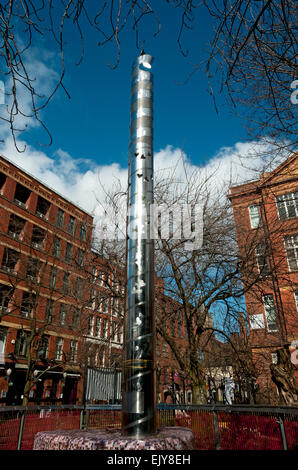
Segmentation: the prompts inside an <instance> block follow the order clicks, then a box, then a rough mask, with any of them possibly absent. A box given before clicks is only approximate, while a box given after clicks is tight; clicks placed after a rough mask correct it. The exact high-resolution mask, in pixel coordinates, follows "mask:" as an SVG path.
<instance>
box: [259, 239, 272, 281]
mask: <svg viewBox="0 0 298 470" xmlns="http://www.w3.org/2000/svg"><path fill="white" fill-rule="evenodd" d="M256 258H257V264H258V269H259V273H260V275H261V276H266V275H267V274H268V272H269V266H268V257H267V253H266V245H265V244H264V243H260V244H259V245H257V246H256Z"/></svg>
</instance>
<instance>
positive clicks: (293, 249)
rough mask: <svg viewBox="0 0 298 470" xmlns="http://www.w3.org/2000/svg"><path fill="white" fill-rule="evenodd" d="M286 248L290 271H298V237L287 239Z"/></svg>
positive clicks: (293, 236)
mask: <svg viewBox="0 0 298 470" xmlns="http://www.w3.org/2000/svg"><path fill="white" fill-rule="evenodd" d="M285 248H286V252H287V259H288V265H289V269H290V271H297V270H298V235H292V236H290V237H286V238H285Z"/></svg>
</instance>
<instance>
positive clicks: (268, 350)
mask: <svg viewBox="0 0 298 470" xmlns="http://www.w3.org/2000/svg"><path fill="white" fill-rule="evenodd" d="M297 159H298V154H295V155H293V156H292V157H291V158H289V159H288V160H287V161H286V162H284V163H283V164H281V165H280V166H279V167H278V168H276V169H275V170H274V171H272V172H269V173H265V174H262V175H260V178H259V180H257V181H253V182H250V183H247V184H243V185H241V186H235V187H232V188H231V191H230V196H229V197H230V200H231V202H232V205H233V210H234V219H235V226H236V233H237V241H238V246H239V251H240V254H241V255H242V256H243V257H244V258H247V257H248V256H250V257H251V260H252V264H251V267H252V268H251V269H252V271H251V273H253V272H254V274H255V275H256V276H259V279H258V282H257V283H256V284H254V285H253V286H252V287H251V289H248V291H247V292H246V294H245V301H246V308H247V316H248V323H249V338H250V344H251V347H252V353H253V357H254V360H255V364H256V369H257V383H258V385H259V387H260V389H261V390H262V391H263V393H264V396H266V397H267V399H268V400H269V401H271V402H274V400H275V398H274V397H276V387H275V385H274V384H273V382H272V380H271V374H270V365H271V364H272V362H274V361H275V359H276V356H275V354H276V351H277V350H278V349H280V348H283V347H287V348H289V350H290V353H291V354H292V359H293V361H292V362H293V366H294V369H296V372H295V373H296V380H298V372H297V364H294V363H295V359H294V356H295V352H294V350H295V345H296V342H297V346H298V321H297V320H298V313H297V312H298V161H297ZM249 251H250V253H249ZM243 282H244V285H245V287H247V286H248V282H249V279H248V275H247V274H245V273H244V274H243ZM296 357H297V356H296Z"/></svg>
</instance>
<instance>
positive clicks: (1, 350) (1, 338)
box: [0, 326, 7, 364]
mask: <svg viewBox="0 0 298 470" xmlns="http://www.w3.org/2000/svg"><path fill="white" fill-rule="evenodd" d="M6 342H7V328H3V327H1V326H0V364H3V363H4V362H5V348H6Z"/></svg>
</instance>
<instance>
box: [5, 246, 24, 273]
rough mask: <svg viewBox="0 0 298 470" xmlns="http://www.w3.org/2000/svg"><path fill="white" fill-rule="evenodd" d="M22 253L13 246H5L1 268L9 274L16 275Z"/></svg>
mask: <svg viewBox="0 0 298 470" xmlns="http://www.w3.org/2000/svg"><path fill="white" fill-rule="evenodd" d="M19 258H20V253H19V252H17V251H15V250H12V249H11V248H7V247H5V248H4V253H3V258H2V265H1V268H2V269H3V270H4V271H6V272H8V273H9V274H13V275H16V274H17V271H16V267H17V266H16V265H17V263H18V261H19Z"/></svg>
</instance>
